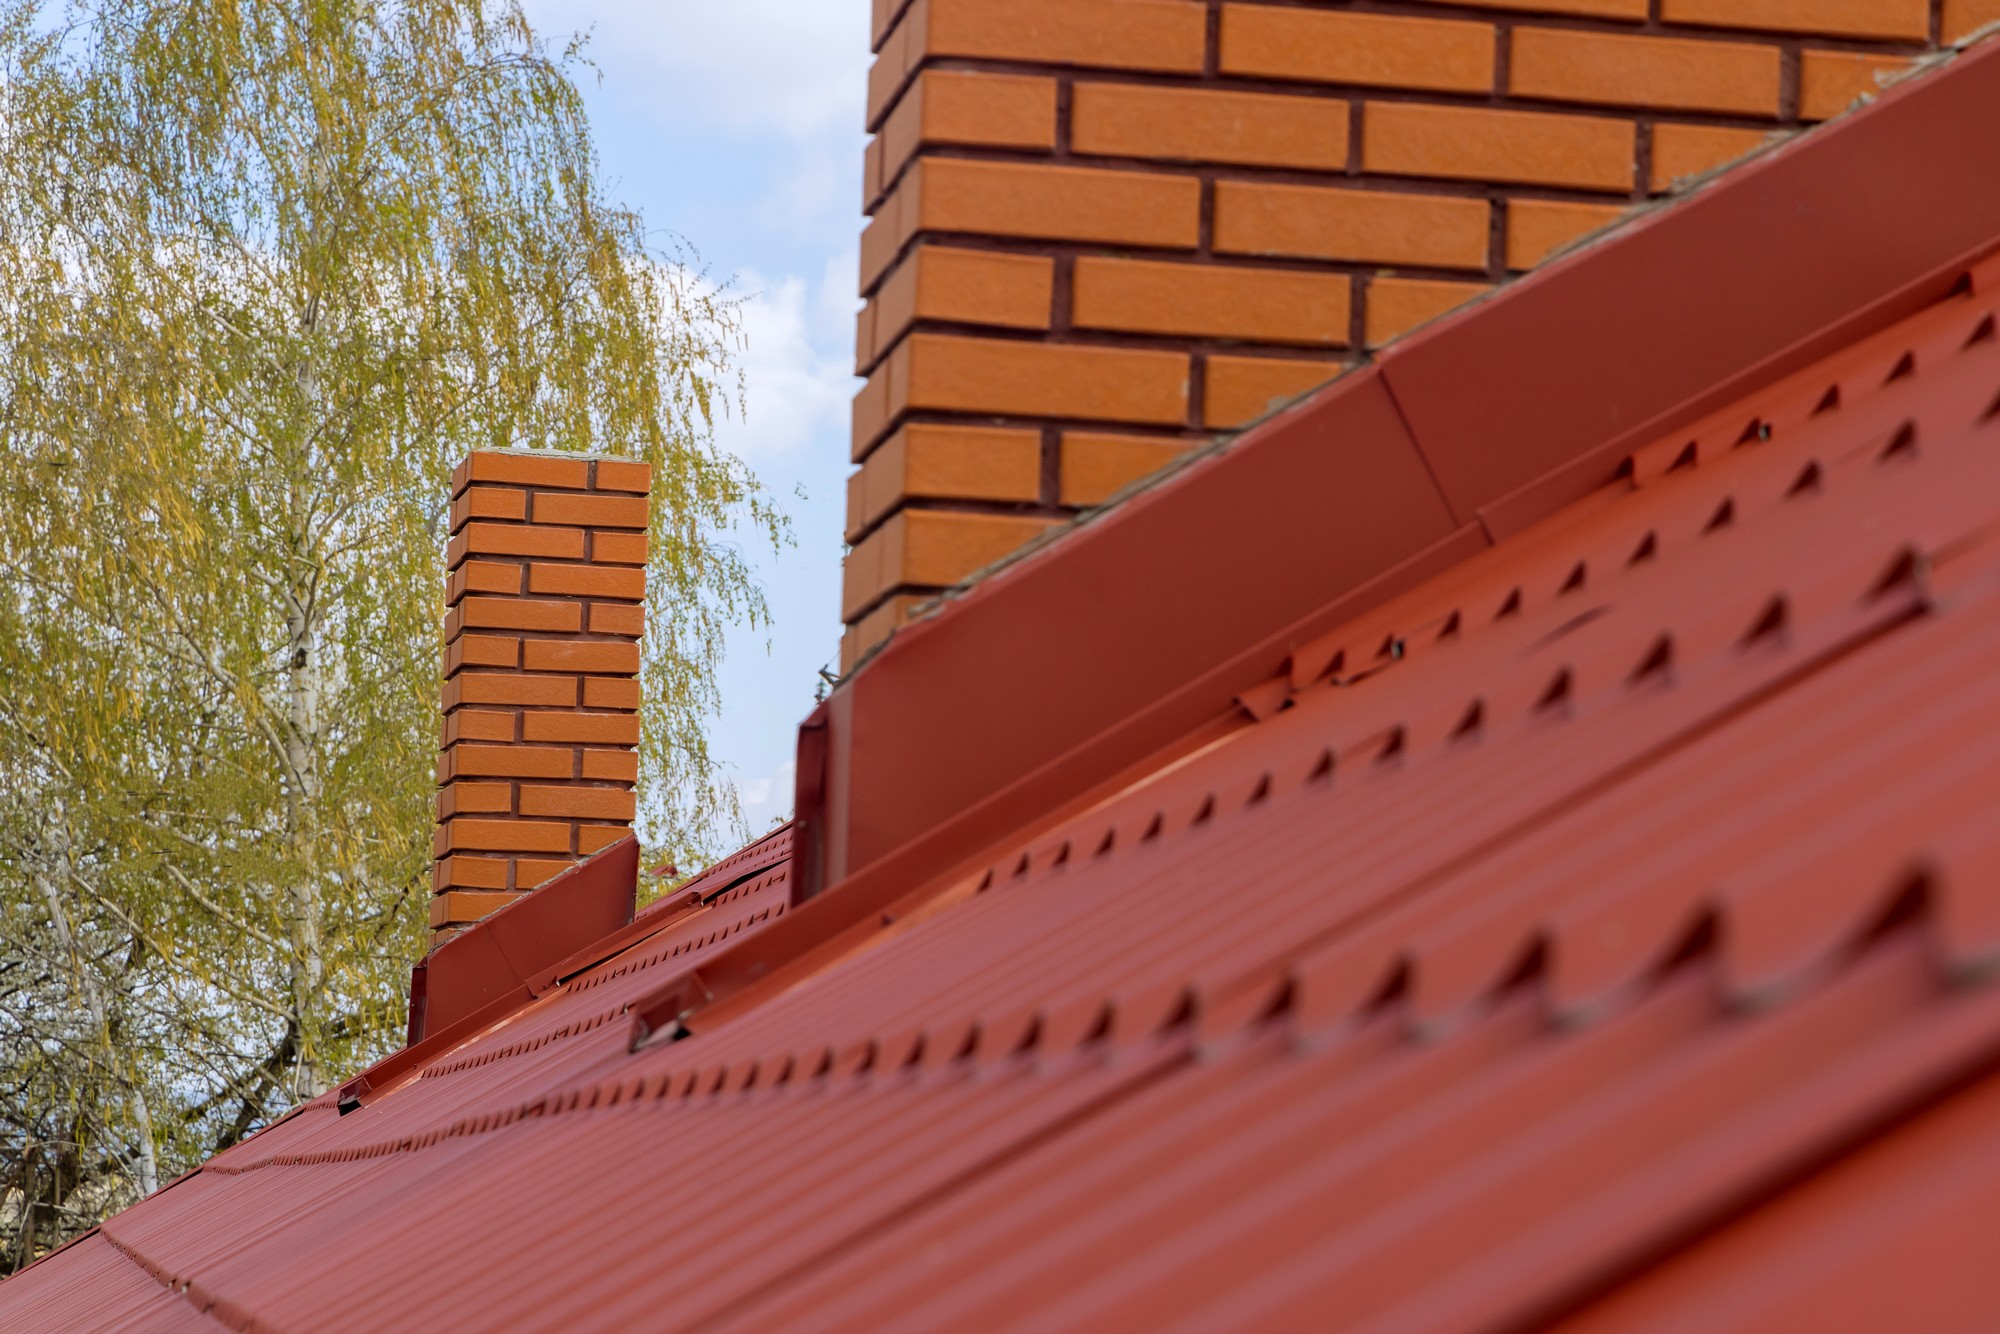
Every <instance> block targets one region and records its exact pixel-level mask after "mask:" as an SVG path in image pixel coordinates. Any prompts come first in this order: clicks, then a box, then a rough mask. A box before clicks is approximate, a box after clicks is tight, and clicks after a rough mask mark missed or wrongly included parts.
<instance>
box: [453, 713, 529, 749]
mask: <svg viewBox="0 0 2000 1334" xmlns="http://www.w3.org/2000/svg"><path fill="white" fill-rule="evenodd" d="M518 716H519V715H518V714H512V713H495V712H493V711H492V710H489V709H460V710H458V711H457V712H455V713H453V714H452V715H451V716H450V717H449V718H446V719H445V720H444V728H443V739H444V744H445V745H447V746H453V745H457V744H458V743H459V742H461V741H512V740H513V739H514V720H515V719H516V718H517V717H518Z"/></svg>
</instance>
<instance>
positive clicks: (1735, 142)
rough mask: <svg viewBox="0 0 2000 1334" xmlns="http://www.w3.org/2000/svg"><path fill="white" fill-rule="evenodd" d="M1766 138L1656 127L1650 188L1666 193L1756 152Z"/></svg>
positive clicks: (1738, 132)
mask: <svg viewBox="0 0 2000 1334" xmlns="http://www.w3.org/2000/svg"><path fill="white" fill-rule="evenodd" d="M1769 138H1770V136H1769V135H1766V134H1762V133H1760V132H1758V131H1756V130H1731V129H1725V128H1722V127H1721V126H1716V125H1666V124H1663V125H1655V126H1654V127H1653V179H1652V182H1651V184H1652V188H1653V189H1655V190H1666V189H1669V188H1670V187H1672V186H1673V185H1675V184H1676V183H1678V182H1681V181H1685V180H1688V179H1690V178H1692V177H1696V176H1700V175H1703V174H1704V173H1706V172H1710V171H1713V170H1715V168H1717V167H1720V166H1723V165H1725V164H1727V163H1730V162H1734V161H1736V159H1738V158H1740V157H1742V156H1743V155H1744V154H1746V153H1751V152H1755V151H1756V150H1757V149H1758V148H1761V147H1762V146H1763V145H1764V144H1765V142H1766V141H1767V140H1768V139H1769Z"/></svg>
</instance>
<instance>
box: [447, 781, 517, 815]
mask: <svg viewBox="0 0 2000 1334" xmlns="http://www.w3.org/2000/svg"><path fill="white" fill-rule="evenodd" d="M513 804H514V788H513V786H512V784H509V783H457V782H454V783H446V784H445V785H444V786H443V787H442V788H440V789H439V790H438V794H437V818H438V819H440V820H449V819H450V818H451V817H452V816H454V815H505V814H507V813H508V812H509V811H510V810H512V809H513Z"/></svg>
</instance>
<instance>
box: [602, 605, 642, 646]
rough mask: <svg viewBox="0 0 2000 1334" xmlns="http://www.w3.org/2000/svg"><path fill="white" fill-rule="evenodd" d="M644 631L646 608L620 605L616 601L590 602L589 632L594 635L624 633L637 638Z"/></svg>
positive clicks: (628, 636)
mask: <svg viewBox="0 0 2000 1334" xmlns="http://www.w3.org/2000/svg"><path fill="white" fill-rule="evenodd" d="M645 632H646V609H645V608H644V607H641V606H632V605H626V606H620V605H618V604H616V603H608V602H593V603H591V604H590V633H592V634H594V635H624V636H626V637H627V638H630V639H637V638H638V637H639V636H640V635H643V634H644V633H645Z"/></svg>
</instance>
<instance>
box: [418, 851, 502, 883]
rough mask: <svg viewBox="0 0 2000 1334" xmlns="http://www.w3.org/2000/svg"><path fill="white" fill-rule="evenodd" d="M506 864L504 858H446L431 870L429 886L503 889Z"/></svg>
mask: <svg viewBox="0 0 2000 1334" xmlns="http://www.w3.org/2000/svg"><path fill="white" fill-rule="evenodd" d="M507 867H508V862H507V859H506V858H504V857H446V858H445V859H444V860H442V861H440V862H439V863H438V864H437V865H436V866H433V867H432V868H431V886H432V887H433V888H435V889H449V888H456V887H458V886H461V885H462V886H465V887H466V888H468V889H505V888H506V887H507Z"/></svg>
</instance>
